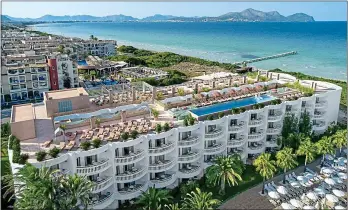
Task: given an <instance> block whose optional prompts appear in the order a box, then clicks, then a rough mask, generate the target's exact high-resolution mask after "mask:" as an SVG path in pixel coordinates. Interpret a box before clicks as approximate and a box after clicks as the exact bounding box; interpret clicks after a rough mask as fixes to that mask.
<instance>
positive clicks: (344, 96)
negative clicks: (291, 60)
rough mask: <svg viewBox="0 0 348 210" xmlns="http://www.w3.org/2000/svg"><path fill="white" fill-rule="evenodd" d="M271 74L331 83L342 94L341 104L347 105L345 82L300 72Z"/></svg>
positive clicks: (278, 70)
mask: <svg viewBox="0 0 348 210" xmlns="http://www.w3.org/2000/svg"><path fill="white" fill-rule="evenodd" d="M271 71H272V72H281V73H285V74H290V75H292V76H294V77H296V78H297V79H301V80H317V81H323V82H329V83H333V84H335V85H338V86H340V87H341V88H342V94H341V104H344V105H347V82H346V81H340V80H334V79H327V78H323V77H316V76H310V75H306V74H303V73H300V72H287V71H282V70H280V69H273V70H271Z"/></svg>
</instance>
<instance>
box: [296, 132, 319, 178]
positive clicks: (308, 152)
mask: <svg viewBox="0 0 348 210" xmlns="http://www.w3.org/2000/svg"><path fill="white" fill-rule="evenodd" d="M296 153H297V155H304V156H306V158H305V167H304V171H306V168H307V162H312V161H313V160H314V157H315V153H316V148H315V145H314V144H313V143H312V142H311V139H310V138H309V137H307V138H306V139H305V140H304V141H302V142H301V143H300V146H299V148H298V150H297V151H296Z"/></svg>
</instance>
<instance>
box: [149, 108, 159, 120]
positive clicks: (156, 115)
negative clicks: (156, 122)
mask: <svg viewBox="0 0 348 210" xmlns="http://www.w3.org/2000/svg"><path fill="white" fill-rule="evenodd" d="M151 113H152V115H153V117H154V118H155V119H157V118H158V116H159V111H158V110H157V109H151Z"/></svg>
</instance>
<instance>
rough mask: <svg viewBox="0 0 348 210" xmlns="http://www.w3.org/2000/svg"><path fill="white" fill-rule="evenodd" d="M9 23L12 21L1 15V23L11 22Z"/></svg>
mask: <svg viewBox="0 0 348 210" xmlns="http://www.w3.org/2000/svg"><path fill="white" fill-rule="evenodd" d="M11 21H13V20H11V19H10V18H8V17H7V16H6V15H1V22H11Z"/></svg>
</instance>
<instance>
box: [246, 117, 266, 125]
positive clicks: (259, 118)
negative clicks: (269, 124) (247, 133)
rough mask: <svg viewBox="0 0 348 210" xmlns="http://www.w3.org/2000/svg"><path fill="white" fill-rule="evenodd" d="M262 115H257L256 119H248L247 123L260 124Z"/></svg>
mask: <svg viewBox="0 0 348 210" xmlns="http://www.w3.org/2000/svg"><path fill="white" fill-rule="evenodd" d="M262 120H263V116H259V117H258V118H256V119H250V121H249V125H260V124H261V123H262Z"/></svg>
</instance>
